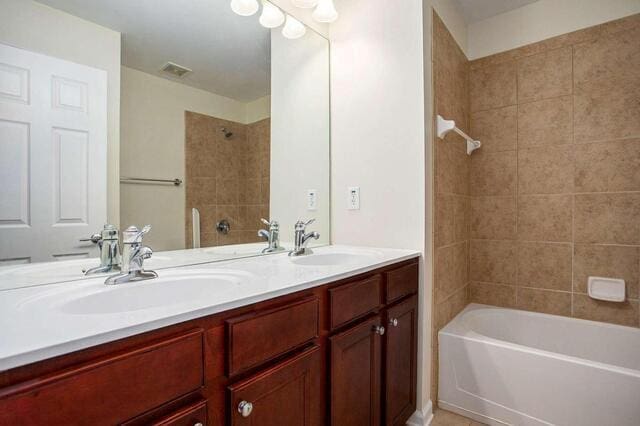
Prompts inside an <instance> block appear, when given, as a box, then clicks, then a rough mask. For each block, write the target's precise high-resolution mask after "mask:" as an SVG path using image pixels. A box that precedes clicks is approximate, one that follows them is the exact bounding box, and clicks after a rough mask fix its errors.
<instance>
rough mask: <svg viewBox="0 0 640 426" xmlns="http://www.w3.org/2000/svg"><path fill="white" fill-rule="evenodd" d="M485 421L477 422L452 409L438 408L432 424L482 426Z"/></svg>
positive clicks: (439, 425)
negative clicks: (453, 411)
mask: <svg viewBox="0 0 640 426" xmlns="http://www.w3.org/2000/svg"><path fill="white" fill-rule="evenodd" d="M482 425H483V423H480V422H476V421H474V420H471V419H468V418H466V417H462V416H459V415H457V414H455V413H452V412H451V411H446V410H440V409H439V410H436V412H435V413H433V421H431V426H482Z"/></svg>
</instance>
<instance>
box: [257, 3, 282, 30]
mask: <svg viewBox="0 0 640 426" xmlns="http://www.w3.org/2000/svg"><path fill="white" fill-rule="evenodd" d="M283 22H284V13H282V11H281V10H280V9H278V8H277V7H275V6H274V5H273V4H271V3H269V2H268V1H266V0H263V1H262V15H260V25H262V26H263V27H265V28H277V27H279V26H280V25H282V23H283Z"/></svg>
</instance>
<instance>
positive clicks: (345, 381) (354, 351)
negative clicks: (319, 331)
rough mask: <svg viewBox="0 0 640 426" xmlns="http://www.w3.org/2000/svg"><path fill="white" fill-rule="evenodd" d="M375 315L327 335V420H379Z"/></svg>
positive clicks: (356, 423)
mask: <svg viewBox="0 0 640 426" xmlns="http://www.w3.org/2000/svg"><path fill="white" fill-rule="evenodd" d="M380 332H381V328H380V317H379V316H376V317H374V318H372V319H370V320H368V321H365V322H363V323H362V324H360V325H357V326H355V327H353V328H350V329H349V330H347V331H344V332H342V333H340V334H337V335H335V336H333V337H331V338H330V341H331V424H332V425H334V426H351V425H353V426H364V425H375V426H378V425H379V424H380V376H381V371H380V370H381V359H380V354H381V342H380Z"/></svg>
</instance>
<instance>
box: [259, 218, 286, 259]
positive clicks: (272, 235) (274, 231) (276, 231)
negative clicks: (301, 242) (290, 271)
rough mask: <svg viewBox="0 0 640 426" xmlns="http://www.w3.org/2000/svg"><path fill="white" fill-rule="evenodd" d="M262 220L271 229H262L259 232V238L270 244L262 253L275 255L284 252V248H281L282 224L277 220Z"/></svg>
mask: <svg viewBox="0 0 640 426" xmlns="http://www.w3.org/2000/svg"><path fill="white" fill-rule="evenodd" d="M260 220H261V221H262V223H264V224H265V225H267V226H268V227H269V229H268V230H266V229H261V230H259V231H258V237H262V238H264V239H266V240H267V242H268V244H269V246H268V247H266V248H265V249H263V250H262V253H274V252H276V251H281V250H284V247H280V224H279V223H278V222H277V221H275V220H271V221H269V220H267V219H260Z"/></svg>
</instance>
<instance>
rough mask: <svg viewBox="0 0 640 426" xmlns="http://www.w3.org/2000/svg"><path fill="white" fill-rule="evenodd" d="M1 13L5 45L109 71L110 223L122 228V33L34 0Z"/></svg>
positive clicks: (3, 1) (16, 1) (6, 6)
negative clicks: (120, 222) (120, 219)
mask: <svg viewBox="0 0 640 426" xmlns="http://www.w3.org/2000/svg"><path fill="white" fill-rule="evenodd" d="M0 10H1V11H2V13H0V43H5V44H8V45H11V46H14V47H18V48H21V49H26V50H30V51H33V52H37V53H42V54H45V55H49V56H53V57H56V58H60V59H64V60H67V61H72V62H76V63H79V64H83V65H87V66H90V67H94V68H99V69H101V70H104V71H106V72H107V98H108V100H107V102H108V104H107V144H108V146H107V162H108V164H107V167H108V169H107V170H108V171H107V218H108V220H109V221H110V222H111V223H113V224H115V225H118V224H119V217H120V212H119V202H120V195H119V187H120V185H119V182H118V181H119V173H118V157H119V146H120V33H118V32H116V31H113V30H110V29H108V28H104V27H101V26H99V25H96V24H94V23H92V22H89V21H85V20H83V19H80V18H77V17H75V16H72V15H69V14H67V13H64V12H61V11H59V10H56V9H52V8H50V7H48V6H44V5H42V4H40V3H36V2H34V1H31V0H0ZM96 231H97V230H96Z"/></svg>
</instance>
